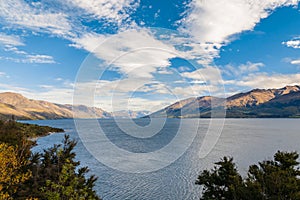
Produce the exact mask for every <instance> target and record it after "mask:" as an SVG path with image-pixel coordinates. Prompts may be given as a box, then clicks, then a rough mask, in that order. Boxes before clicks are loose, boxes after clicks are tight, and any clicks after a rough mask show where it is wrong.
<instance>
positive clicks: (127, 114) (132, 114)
mask: <svg viewBox="0 0 300 200" xmlns="http://www.w3.org/2000/svg"><path fill="white" fill-rule="evenodd" d="M149 114H150V112H149V111H145V110H143V111H132V110H120V111H115V112H113V113H111V115H112V117H114V118H141V117H144V116H147V115H149Z"/></svg>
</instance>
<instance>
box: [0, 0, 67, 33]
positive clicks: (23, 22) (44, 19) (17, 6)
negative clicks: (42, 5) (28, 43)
mask: <svg viewBox="0 0 300 200" xmlns="http://www.w3.org/2000/svg"><path fill="white" fill-rule="evenodd" d="M34 5H35V4H28V3H26V2H25V1H22V0H5V1H4V0H2V1H0V17H1V18H2V19H3V20H5V21H4V23H5V24H6V25H12V26H20V27H26V28H29V29H31V30H35V31H43V32H50V33H52V34H55V35H67V34H71V32H70V31H71V29H72V27H71V24H70V23H69V21H68V19H67V16H66V15H65V14H63V13H60V12H57V13H54V12H49V11H45V10H41V9H39V8H36V7H35V6H34Z"/></svg>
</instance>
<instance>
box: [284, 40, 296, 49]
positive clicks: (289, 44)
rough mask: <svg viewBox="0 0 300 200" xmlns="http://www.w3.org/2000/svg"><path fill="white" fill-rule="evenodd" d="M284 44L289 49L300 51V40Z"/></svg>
mask: <svg viewBox="0 0 300 200" xmlns="http://www.w3.org/2000/svg"><path fill="white" fill-rule="evenodd" d="M282 44H284V45H286V46H287V47H292V48H294V49H300V40H299V39H294V40H290V41H287V42H282Z"/></svg>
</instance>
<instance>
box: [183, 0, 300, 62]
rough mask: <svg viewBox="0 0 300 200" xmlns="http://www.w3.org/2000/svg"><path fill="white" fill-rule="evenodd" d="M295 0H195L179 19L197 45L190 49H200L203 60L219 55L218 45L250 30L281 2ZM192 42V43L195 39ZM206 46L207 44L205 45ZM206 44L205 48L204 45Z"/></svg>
mask: <svg viewBox="0 0 300 200" xmlns="http://www.w3.org/2000/svg"><path fill="white" fill-rule="evenodd" d="M298 2H299V1H298V0H268V1H265V0H230V1H228V0H218V1H208V0H194V1H192V2H191V3H190V7H191V11H190V13H189V14H188V16H187V17H186V18H185V19H184V20H182V24H183V27H182V28H181V31H183V32H187V33H188V34H190V35H191V36H192V37H193V38H194V40H195V41H198V45H197V44H196V45H194V46H192V48H193V49H194V50H191V53H193V52H194V54H197V53H199V54H198V55H199V57H200V58H201V56H202V57H203V56H204V57H207V59H203V58H201V59H200V62H201V63H202V64H207V62H211V61H212V60H213V58H215V57H218V56H219V49H220V48H221V47H222V46H223V45H226V44H227V43H229V42H230V41H232V40H233V38H234V36H235V35H236V34H239V33H241V32H243V31H247V30H253V28H254V27H255V25H256V24H257V23H259V22H260V20H261V19H264V18H266V17H268V16H269V14H270V13H271V12H272V11H273V10H275V9H276V8H278V7H281V6H296V5H297V3H298ZM194 44H195V43H194ZM205 46H206V47H205ZM203 47H205V48H203Z"/></svg>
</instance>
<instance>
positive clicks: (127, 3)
mask: <svg viewBox="0 0 300 200" xmlns="http://www.w3.org/2000/svg"><path fill="white" fill-rule="evenodd" d="M66 2H67V3H68V4H69V5H72V6H74V7H77V8H81V9H83V10H84V11H85V12H86V13H88V14H90V15H92V16H93V17H95V18H97V19H100V20H103V18H105V19H106V20H108V21H110V22H116V23H117V24H119V25H120V24H121V23H122V22H123V21H125V20H127V19H128V18H129V17H130V13H131V12H132V10H135V8H136V7H137V6H138V5H139V1H136V0H84V1H82V0H67V1H66ZM81 13H82V12H81Z"/></svg>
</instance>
